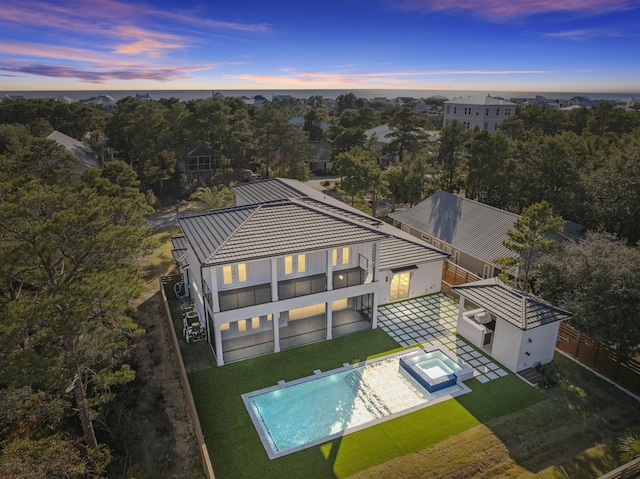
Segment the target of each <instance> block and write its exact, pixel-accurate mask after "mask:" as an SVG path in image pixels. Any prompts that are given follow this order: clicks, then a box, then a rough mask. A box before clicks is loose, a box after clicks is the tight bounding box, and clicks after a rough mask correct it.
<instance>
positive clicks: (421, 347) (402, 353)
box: [241, 345, 473, 460]
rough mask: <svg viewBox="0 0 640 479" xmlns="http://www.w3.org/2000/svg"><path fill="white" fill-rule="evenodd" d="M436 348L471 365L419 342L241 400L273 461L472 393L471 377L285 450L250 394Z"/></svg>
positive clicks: (290, 382) (286, 384)
mask: <svg viewBox="0 0 640 479" xmlns="http://www.w3.org/2000/svg"><path fill="white" fill-rule="evenodd" d="M436 349H437V350H440V351H442V352H443V353H445V354H446V355H447V356H449V357H450V358H451V359H452V360H453V361H455V362H457V363H458V364H460V365H461V366H463V367H467V368H469V366H468V365H466V364H464V363H462V361H461V360H460V359H458V358H457V357H452V355H451V354H449V351H443V350H442V349H441V348H439V347H437V346H432V345H416V346H414V347H412V348H409V349H404V350H402V351H397V352H395V353H391V354H387V355H384V356H380V357H376V358H373V359H367V360H364V361H360V362H358V363H355V364H349V363H345V364H344V365H343V366H342V367H340V368H336V369H332V370H329V371H320V370H315V371H314V373H313V374H312V375H310V376H305V377H303V378H299V379H295V380H293V381H284V380H280V381H278V383H277V384H275V385H273V386H269V387H266V388H263V389H258V390H255V391H251V392H248V393H244V394H241V397H242V401H243V403H244V405H245V409H246V410H247V412H248V413H249V416H250V417H251V421H252V422H253V427H254V428H255V430H256V432H257V433H258V436H259V437H260V441H261V442H262V445H263V447H264V450H265V452H266V453H267V456H268V457H269V459H270V460H273V459H277V458H279V457H283V456H287V455H289V454H292V453H294V452H298V451H302V450H304V449H308V448H310V447H314V446H318V445H320V444H324V443H326V442H330V441H333V440H334V439H337V438H339V437H342V436H345V435H347V434H351V433H353V432H356V431H361V430H363V429H367V428H369V427H371V426H375V425H377V424H380V423H383V422H385V421H389V420H391V419H395V418H397V417H400V416H404V415H406V414H409V413H412V412H415V411H418V410H420V409H424V408H426V407H429V406H433V405H434V404H437V403H440V402H443V401H448V400H449V399H453V398H455V397H458V396H461V395H463V394H467V393H469V392H471V389H470V388H469V387H468V386H467V385H465V384H464V382H463V381H465V380H466V379H469V378H470V377H471V376H469V377H465V379H462V378H460V377H459V378H458V381H457V382H456V385H457V386H458V387H460V390H458V391H455V392H453V393H450V394H445V395H443V396H440V397H437V398H435V399H433V400H430V401H427V402H425V403H423V404H419V405H417V406H413V407H410V408H407V409H404V410H402V411H398V412H395V413H393V414H389V415H388V416H383V417H380V418H377V419H374V420H372V421H369V422H366V423H363V424H358V425H357V426H353V427H349V428H347V429H344V430H342V431H340V432H337V433H335V434H330V435H327V436H323V437H321V438H319V439H316V440H314V441H310V442H307V443H305V444H301V445H300V446H296V447H292V448H289V449H285V450H283V451H275V450H274V448H273V446H272V442H273V441H272V440H271V439H270V438H269V437H268V436H269V434H268V431H266V430H265V428H263V427H262V426H261V423H262V421H261V420H260V418H259V417H258V415H257V413H256V411H255V410H254V408H253V406H252V405H251V403H250V398H251V397H253V396H258V395H261V394H265V393H269V392H272V391H277V390H279V389H283V388H285V387H288V386H293V385H296V384H301V383H304V382H307V381H312V380H314V379H319V378H322V377H325V376H330V375H332V374H336V373H340V372H344V371H347V370H349V369H355V368H359V367H363V366H366V365H368V364H372V363H375V362H378V361H383V360H386V359H389V358H393V357H396V356H405V355H407V354H412V353H415V352H419V351H426V352H429V351H433V350H436ZM471 371H473V370H471ZM420 387H422V388H423V389H425V388H424V387H423V386H422V385H420ZM425 391H426V389H425ZM427 393H429V391H427ZM429 394H431V393H429Z"/></svg>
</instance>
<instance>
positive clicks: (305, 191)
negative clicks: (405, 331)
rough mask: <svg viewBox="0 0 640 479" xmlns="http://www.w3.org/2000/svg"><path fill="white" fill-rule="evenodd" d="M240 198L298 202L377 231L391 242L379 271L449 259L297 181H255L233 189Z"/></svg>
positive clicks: (383, 252) (384, 250)
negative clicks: (385, 235) (374, 228)
mask: <svg viewBox="0 0 640 479" xmlns="http://www.w3.org/2000/svg"><path fill="white" fill-rule="evenodd" d="M233 190H234V191H235V192H236V194H237V195H239V196H241V197H243V198H244V199H245V200H249V199H252V200H254V201H256V202H259V201H258V200H260V201H268V200H279V199H282V200H284V199H295V201H296V202H298V203H301V204H306V205H309V206H311V207H312V208H314V209H318V210H323V211H326V212H328V213H330V214H332V215H339V216H341V217H343V218H345V219H347V220H351V221H355V222H358V223H363V224H365V225H368V226H372V227H376V228H377V229H379V230H380V231H383V232H384V233H386V234H387V236H388V238H387V239H384V240H383V241H382V242H381V246H380V270H386V269H392V268H400V267H405V266H410V265H416V264H422V263H427V262H431V261H439V260H443V259H445V258H447V257H448V256H449V255H448V254H446V253H444V252H442V251H440V250H438V249H435V248H433V247H432V246H430V245H428V244H426V243H422V242H420V241H416V240H415V238H413V237H412V236H411V235H408V234H406V233H404V232H402V231H400V230H398V229H397V228H394V227H392V226H390V225H388V224H386V223H384V222H383V221H380V220H378V219H376V218H373V217H372V216H369V215H367V214H365V213H362V212H361V211H359V210H356V209H355V208H352V207H350V206H349V205H347V204H345V203H343V202H341V201H338V200H336V199H335V198H333V197H331V196H328V195H325V194H323V193H321V192H319V191H317V190H314V189H313V188H311V187H309V186H307V185H305V184H302V183H299V182H297V181H295V180H283V179H278V178H274V179H268V180H262V181H254V182H250V183H246V184H243V185H238V186H235V187H234V188H233Z"/></svg>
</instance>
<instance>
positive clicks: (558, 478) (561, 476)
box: [551, 466, 571, 479]
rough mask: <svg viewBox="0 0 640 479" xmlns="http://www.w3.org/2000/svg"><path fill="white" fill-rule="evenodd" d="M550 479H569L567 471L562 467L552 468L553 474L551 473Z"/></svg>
mask: <svg viewBox="0 0 640 479" xmlns="http://www.w3.org/2000/svg"><path fill="white" fill-rule="evenodd" d="M551 477H552V478H553V479H571V478H570V477H569V473H568V472H567V470H566V469H565V468H564V467H562V466H556V467H554V468H553V472H552V473H551Z"/></svg>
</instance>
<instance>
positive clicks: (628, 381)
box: [556, 323, 640, 394]
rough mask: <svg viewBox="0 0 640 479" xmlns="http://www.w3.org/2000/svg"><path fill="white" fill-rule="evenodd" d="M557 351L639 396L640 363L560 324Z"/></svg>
mask: <svg viewBox="0 0 640 479" xmlns="http://www.w3.org/2000/svg"><path fill="white" fill-rule="evenodd" d="M558 335H559V341H558V343H557V344H556V348H558V349H559V350H560V351H562V352H564V353H566V354H568V355H569V356H571V357H574V358H576V359H577V360H578V361H580V362H581V363H582V364H584V365H585V366H588V367H590V368H591V369H594V370H595V371H597V372H599V373H600V374H602V375H603V376H605V377H606V378H609V379H611V380H612V381H614V382H615V383H617V384H619V385H620V386H622V387H623V388H625V389H627V390H628V391H631V392H632V393H634V394H640V361H637V360H635V359H633V358H630V357H628V356H625V355H622V354H619V353H618V352H617V351H615V350H613V349H611V348H608V347H606V346H604V345H602V344H600V343H599V342H597V341H595V340H593V339H591V338H590V337H589V336H587V335H586V334H584V333H581V332H580V331H578V330H577V329H575V328H573V327H572V326H569V325H568V324H566V323H561V324H560V329H559V331H558Z"/></svg>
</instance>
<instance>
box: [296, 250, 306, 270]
mask: <svg viewBox="0 0 640 479" xmlns="http://www.w3.org/2000/svg"><path fill="white" fill-rule="evenodd" d="M306 270H307V255H305V254H299V255H298V273H304V272H305V271H306Z"/></svg>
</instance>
